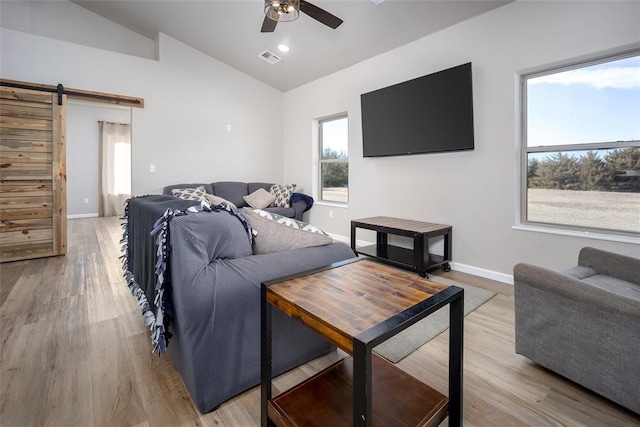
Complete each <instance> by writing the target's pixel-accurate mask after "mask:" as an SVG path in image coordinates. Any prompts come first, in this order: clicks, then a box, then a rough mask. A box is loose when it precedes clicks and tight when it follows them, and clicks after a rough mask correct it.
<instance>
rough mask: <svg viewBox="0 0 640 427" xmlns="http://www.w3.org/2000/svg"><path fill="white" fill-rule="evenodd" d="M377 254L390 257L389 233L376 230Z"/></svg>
mask: <svg viewBox="0 0 640 427" xmlns="http://www.w3.org/2000/svg"><path fill="white" fill-rule="evenodd" d="M376 255H377V256H379V257H382V258H388V257H389V254H388V252H387V233H383V232H382V231H376Z"/></svg>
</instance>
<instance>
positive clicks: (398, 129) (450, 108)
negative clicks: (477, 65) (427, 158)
mask: <svg viewBox="0 0 640 427" xmlns="http://www.w3.org/2000/svg"><path fill="white" fill-rule="evenodd" d="M471 80H472V79H471V63H467V64H463V65H459V66H457V67H453V68H449V69H447V70H443V71H439V72H437V73H433V74H428V75H426V76H422V77H418V78H416V79H413V80H409V81H406V82H403V83H398V84H396V85H393V86H389V87H386V88H383V89H378V90H375V91H373V92H369V93H365V94H362V95H361V96H360V103H361V108H362V145H363V154H364V157H380V156H400V155H408V154H423V153H437V152H442V151H458V150H473V148H474V139H473V90H472V82H471Z"/></svg>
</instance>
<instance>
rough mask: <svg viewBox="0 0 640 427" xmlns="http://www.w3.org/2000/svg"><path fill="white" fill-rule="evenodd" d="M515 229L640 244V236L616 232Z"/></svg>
mask: <svg viewBox="0 0 640 427" xmlns="http://www.w3.org/2000/svg"><path fill="white" fill-rule="evenodd" d="M511 228H512V229H513V230H520V231H531V232H534V233H546V234H558V235H561V236H571V237H582V238H584V239H595V240H607V241H610V242H618V243H630V244H632V245H640V238H639V237H629V236H619V235H615V234H603V233H594V232H591V231H575V230H563V229H560V228H547V227H537V226H533V225H522V224H521V225H514V226H513V227H511Z"/></svg>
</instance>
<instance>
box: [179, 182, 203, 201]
mask: <svg viewBox="0 0 640 427" xmlns="http://www.w3.org/2000/svg"><path fill="white" fill-rule="evenodd" d="M171 193H172V194H173V195H174V196H176V197H179V198H181V199H184V200H197V201H199V202H201V201H203V200H207V190H205V189H204V187H203V186H200V187H196V188H174V189H173V190H171Z"/></svg>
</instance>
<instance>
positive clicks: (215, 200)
mask: <svg viewBox="0 0 640 427" xmlns="http://www.w3.org/2000/svg"><path fill="white" fill-rule="evenodd" d="M207 200H209V202H211V204H213V205H215V206H218V205H219V204H220V203H222V202H225V203H226V204H227V205H229V207H230V208H231V209H238V207H237V206H236V205H234V204H233V203H231V202H230V201H228V200H227V199H223V198H222V197H218V196H216V195H214V194H207Z"/></svg>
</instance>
